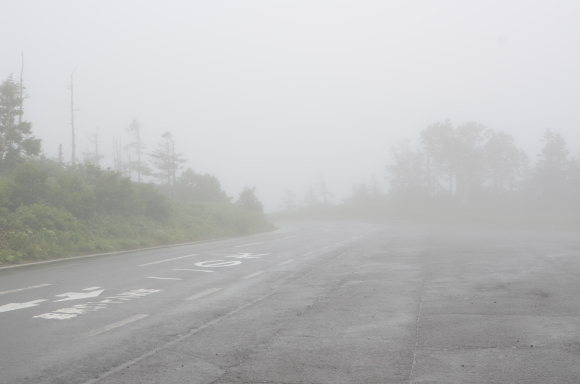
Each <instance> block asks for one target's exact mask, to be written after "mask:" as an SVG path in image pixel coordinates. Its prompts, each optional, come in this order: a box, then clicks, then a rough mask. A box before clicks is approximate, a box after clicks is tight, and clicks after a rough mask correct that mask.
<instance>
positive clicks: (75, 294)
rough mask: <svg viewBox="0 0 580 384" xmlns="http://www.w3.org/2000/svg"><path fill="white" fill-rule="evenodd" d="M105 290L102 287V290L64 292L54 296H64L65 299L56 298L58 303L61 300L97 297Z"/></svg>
mask: <svg viewBox="0 0 580 384" xmlns="http://www.w3.org/2000/svg"><path fill="white" fill-rule="evenodd" d="M104 291H105V290H104V289H101V290H100V291H91V292H67V293H63V294H62V295H55V296H54V297H64V299H60V300H55V301H54V302H55V303H57V302H59V301H68V300H79V299H88V298H91V297H97V296H99V295H100V294H101V293H103V292H104Z"/></svg>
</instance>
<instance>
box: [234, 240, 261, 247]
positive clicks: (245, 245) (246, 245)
mask: <svg viewBox="0 0 580 384" xmlns="http://www.w3.org/2000/svg"><path fill="white" fill-rule="evenodd" d="M263 243H264V242H263V241H261V242H259V243H251V244H244V245H236V248H241V247H248V246H250V245H256V244H263Z"/></svg>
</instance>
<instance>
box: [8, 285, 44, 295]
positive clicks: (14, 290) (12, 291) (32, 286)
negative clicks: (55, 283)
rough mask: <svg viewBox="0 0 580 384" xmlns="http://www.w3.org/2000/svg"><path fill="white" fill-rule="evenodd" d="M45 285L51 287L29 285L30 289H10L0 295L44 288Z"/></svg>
mask: <svg viewBox="0 0 580 384" xmlns="http://www.w3.org/2000/svg"><path fill="white" fill-rule="evenodd" d="M47 285H51V284H39V285H31V286H30V287H26V288H18V289H11V290H9V291H4V292H0V295H5V294H7V293H14V292H20V291H26V290H28V289H34V288H40V287H46V286H47Z"/></svg>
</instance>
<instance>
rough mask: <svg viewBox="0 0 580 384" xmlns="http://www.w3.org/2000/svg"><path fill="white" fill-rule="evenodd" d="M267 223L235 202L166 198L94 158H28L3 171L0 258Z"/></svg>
mask: <svg viewBox="0 0 580 384" xmlns="http://www.w3.org/2000/svg"><path fill="white" fill-rule="evenodd" d="M271 229H273V226H272V224H270V223H269V222H267V221H266V220H265V218H264V216H263V215H262V214H260V213H257V212H251V211H249V210H247V209H244V208H243V207H242V206H240V205H238V204H233V203H229V202H219V203H218V202H214V203H208V202H196V203H190V202H184V201H176V200H171V199H169V198H168V197H167V196H166V195H164V194H162V193H160V192H158V190H157V189H156V187H155V186H154V185H153V184H143V183H133V182H131V180H130V179H129V178H126V177H123V176H122V175H121V174H119V173H118V172H114V171H111V170H104V169H101V168H99V167H96V166H94V165H91V164H84V165H81V166H77V167H75V168H74V169H69V168H62V167H60V166H58V165H57V164H56V163H54V162H51V161H31V162H27V163H23V164H21V165H19V166H18V167H17V168H16V169H15V170H14V172H13V173H12V174H8V175H5V176H4V177H0V264H2V263H18V262H23V261H34V260H41V259H48V258H54V257H66V256H71V255H79V254H89V253H100V252H110V251H114V250H128V249H136V248H142V247H151V246H157V245H165V244H175V243H182V242H188V241H195V240H204V239H211V238H218V237H227V236H236V235H244V234H249V233H255V232H259V231H266V230H271Z"/></svg>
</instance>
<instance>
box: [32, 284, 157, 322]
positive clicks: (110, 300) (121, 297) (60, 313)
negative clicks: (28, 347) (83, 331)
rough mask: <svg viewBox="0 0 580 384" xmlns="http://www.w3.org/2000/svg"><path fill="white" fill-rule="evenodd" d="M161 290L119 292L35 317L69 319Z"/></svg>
mask: <svg viewBox="0 0 580 384" xmlns="http://www.w3.org/2000/svg"><path fill="white" fill-rule="evenodd" d="M161 291H162V290H161V289H143V288H142V289H132V290H130V291H129V292H123V293H119V294H118V295H116V296H109V297H107V298H106V299H105V300H101V301H88V302H86V303H84V304H76V305H73V306H72V307H70V308H60V309H57V310H55V311H53V312H49V313H43V314H42V315H38V316H33V317H35V318H40V319H47V320H69V319H72V318H74V317H77V316H78V315H84V314H86V313H88V312H94V311H98V310H101V309H104V308H107V306H108V305H109V304H123V303H124V302H125V301H129V300H131V299H139V298H141V297H143V296H147V295H150V294H152V293H157V292H161Z"/></svg>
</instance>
